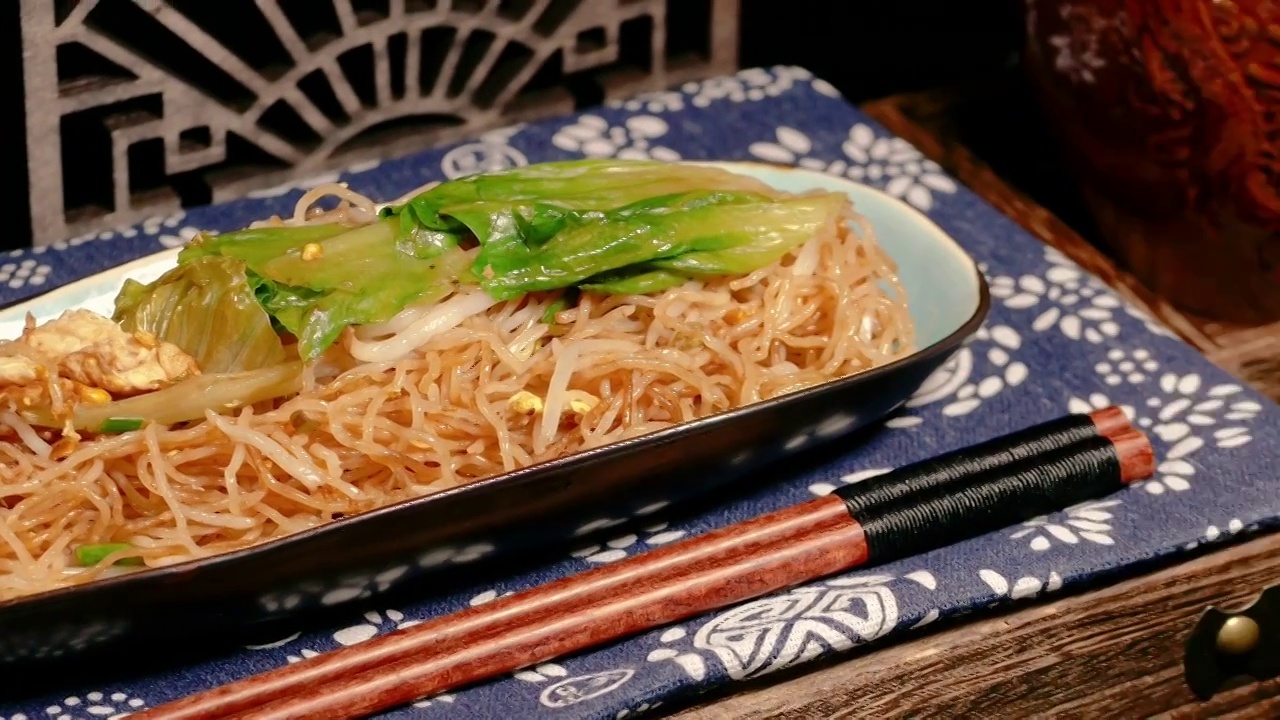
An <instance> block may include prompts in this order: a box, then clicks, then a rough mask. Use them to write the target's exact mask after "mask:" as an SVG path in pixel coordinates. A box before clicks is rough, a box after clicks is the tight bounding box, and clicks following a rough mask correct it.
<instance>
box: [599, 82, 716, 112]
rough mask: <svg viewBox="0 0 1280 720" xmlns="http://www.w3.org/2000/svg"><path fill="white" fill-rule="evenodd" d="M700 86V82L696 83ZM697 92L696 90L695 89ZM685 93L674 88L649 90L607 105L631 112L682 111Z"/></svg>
mask: <svg viewBox="0 0 1280 720" xmlns="http://www.w3.org/2000/svg"><path fill="white" fill-rule="evenodd" d="M694 85H698V86H700V85H701V84H700V83H694ZM695 92H696V91H695ZM684 99H685V95H684V94H683V93H679V92H676V91H674V90H662V91H659V92H647V93H640V94H638V95H635V96H634V97H632V98H631V99H629V100H613V101H611V102H609V103H606V105H605V107H610V108H622V109H624V110H628V111H630V112H639V111H641V110H644V111H645V112H650V113H661V112H680V111H681V110H683V109H684Z"/></svg>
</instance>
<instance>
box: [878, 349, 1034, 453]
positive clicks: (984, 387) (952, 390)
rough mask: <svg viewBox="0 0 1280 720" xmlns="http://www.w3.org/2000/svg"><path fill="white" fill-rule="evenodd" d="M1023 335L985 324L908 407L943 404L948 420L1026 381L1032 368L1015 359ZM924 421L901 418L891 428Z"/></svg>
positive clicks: (913, 424) (916, 417)
mask: <svg viewBox="0 0 1280 720" xmlns="http://www.w3.org/2000/svg"><path fill="white" fill-rule="evenodd" d="M1021 347H1022V336H1021V335H1019V334H1018V331H1017V330H1015V329H1013V328H1012V327H1010V326H1008V325H992V326H987V325H983V326H982V327H980V328H978V331H977V332H975V333H974V334H973V336H972V337H971V338H969V340H968V341H966V342H965V344H964V346H963V347H961V348H960V350H959V351H957V352H956V354H955V355H953V356H951V359H950V360H948V361H947V362H946V363H945V364H944V365H943V366H942V367H940V368H938V369H937V370H935V371H934V372H933V374H932V375H930V376H929V378H928V379H926V380H925V381H924V383H923V384H922V385H921V386H920V387H919V389H917V390H916V392H915V393H914V394H913V395H912V396H911V399H909V400H907V403H906V407H907V408H908V409H911V408H920V407H923V406H926V405H933V404H935V403H942V405H941V408H942V409H941V412H942V414H943V415H944V416H947V417H959V416H962V415H968V414H969V413H972V412H973V411H975V410H977V409H978V408H979V407H980V406H981V405H982V403H984V402H986V401H987V400H990V399H991V398H993V397H995V396H996V395H999V394H1000V393H1002V392H1004V391H1005V390H1008V389H1009V388H1016V387H1018V386H1019V385H1021V384H1022V383H1024V382H1026V380H1027V377H1028V376H1029V375H1030V372H1031V371H1030V369H1029V368H1028V367H1027V365H1026V363H1024V362H1022V361H1021V360H1017V359H1015V353H1017V352H1018V350H1019V349H1021ZM921 422H923V419H922V418H921V417H920V416H919V415H899V416H898V417H896V418H893V419H891V420H889V422H888V425H889V426H890V427H896V428H905V427H914V426H915V425H919V424H920V423H921Z"/></svg>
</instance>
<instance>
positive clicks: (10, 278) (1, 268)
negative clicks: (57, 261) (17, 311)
mask: <svg viewBox="0 0 1280 720" xmlns="http://www.w3.org/2000/svg"><path fill="white" fill-rule="evenodd" d="M52 271H53V268H52V267H51V266H49V265H44V264H42V263H39V262H37V261H35V260H33V259H31V258H27V259H26V260H21V261H19V262H8V263H4V264H3V265H0V285H6V286H8V287H9V288H11V289H13V290H20V289H22V288H24V287H26V286H28V285H43V284H45V283H46V282H48V280H49V273H50V272H52Z"/></svg>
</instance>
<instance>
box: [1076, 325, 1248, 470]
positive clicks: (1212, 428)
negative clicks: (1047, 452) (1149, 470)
mask: <svg viewBox="0 0 1280 720" xmlns="http://www.w3.org/2000/svg"><path fill="white" fill-rule="evenodd" d="M1129 355H1130V354H1126V353H1124V352H1123V351H1121V352H1117V351H1116V350H1112V351H1111V352H1110V353H1109V354H1108V355H1107V357H1108V361H1105V362H1100V363H1099V364H1098V365H1097V366H1095V368H1094V370H1095V371H1096V372H1098V373H1099V374H1100V375H1102V377H1103V381H1104V382H1107V380H1108V378H1110V377H1113V376H1114V375H1116V374H1119V373H1116V372H1113V371H1114V370H1118V369H1119V368H1120V366H1121V365H1122V364H1124V363H1132V362H1133V361H1132V360H1125V359H1123V358H1125V357H1127V356H1129ZM1131 355H1133V356H1136V357H1140V358H1143V360H1142V363H1143V364H1142V366H1141V367H1142V369H1143V370H1144V371H1145V372H1138V371H1131V372H1128V373H1127V374H1124V381H1125V382H1126V383H1127V384H1128V385H1133V386H1137V387H1138V388H1139V389H1140V390H1141V392H1142V394H1143V395H1146V400H1145V401H1144V402H1142V403H1141V404H1140V405H1138V406H1136V407H1135V406H1133V405H1128V404H1123V403H1120V407H1122V408H1123V409H1124V411H1125V413H1126V414H1127V415H1128V416H1129V418H1130V419H1131V420H1132V421H1133V422H1134V423H1135V424H1137V426H1138V427H1139V428H1141V429H1143V430H1147V431H1150V432H1151V433H1152V434H1154V435H1155V436H1156V437H1158V438H1159V439H1160V440H1161V441H1162V442H1163V443H1164V444H1166V445H1167V446H1168V449H1167V450H1164V452H1160V453H1158V455H1157V456H1158V458H1159V459H1160V463H1159V465H1158V466H1157V467H1156V473H1157V474H1156V477H1155V478H1153V479H1151V480H1146V481H1143V482H1140V483H1136V484H1135V487H1141V488H1143V489H1145V490H1146V491H1147V492H1148V493H1151V494H1153V495H1161V494H1163V493H1164V492H1165V491H1167V490H1172V491H1174V492H1185V491H1187V490H1189V489H1190V488H1191V481H1192V477H1193V476H1194V475H1195V474H1196V468H1197V463H1195V462H1192V461H1191V456H1192V455H1194V454H1196V453H1197V452H1198V451H1200V450H1201V449H1202V448H1204V447H1206V446H1207V445H1212V446H1214V447H1217V448H1219V449H1224V450H1230V449H1234V448H1239V447H1241V446H1243V445H1247V444H1248V443H1249V442H1250V441H1252V440H1253V435H1252V431H1251V430H1250V427H1249V425H1247V424H1246V423H1248V422H1249V421H1251V420H1253V419H1254V418H1255V417H1257V416H1258V414H1259V413H1260V412H1262V404H1261V403H1259V402H1257V401H1256V400H1253V399H1251V398H1247V397H1237V396H1239V395H1240V394H1241V393H1242V392H1243V391H1244V388H1243V387H1241V386H1240V385H1239V384H1237V383H1233V382H1224V383H1218V384H1215V385H1208V384H1207V383H1205V382H1204V380H1203V378H1201V376H1200V375H1199V374H1198V373H1187V374H1183V375H1179V374H1177V373H1172V372H1165V373H1161V374H1160V375H1159V376H1158V379H1157V378H1156V376H1155V373H1156V371H1158V370H1159V367H1160V364H1159V363H1158V362H1156V361H1154V360H1151V359H1150V353H1149V352H1146V351H1143V350H1142V349H1139V350H1135V351H1133V352H1132V353H1131ZM1113 404H1117V403H1115V402H1113V401H1112V400H1111V398H1109V397H1108V396H1107V395H1106V394H1104V393H1102V392H1095V393H1090V394H1089V395H1088V397H1073V398H1071V399H1070V401H1069V402H1068V403H1067V409H1068V410H1069V411H1071V412H1092V411H1094V410H1098V409H1101V408H1104V407H1107V406H1109V405H1113Z"/></svg>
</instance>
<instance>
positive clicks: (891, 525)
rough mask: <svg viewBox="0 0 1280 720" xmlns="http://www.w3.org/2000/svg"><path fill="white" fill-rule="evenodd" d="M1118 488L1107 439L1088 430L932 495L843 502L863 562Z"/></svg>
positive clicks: (940, 543)
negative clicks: (862, 541)
mask: <svg viewBox="0 0 1280 720" xmlns="http://www.w3.org/2000/svg"><path fill="white" fill-rule="evenodd" d="M1122 487H1124V482H1123V480H1122V475H1121V466H1120V458H1119V457H1118V456H1117V453H1116V447H1115V445H1113V444H1112V443H1111V441H1110V440H1108V439H1107V438H1105V437H1100V436H1095V437H1092V438H1086V439H1084V440H1081V441H1080V442H1078V443H1075V444H1073V445H1070V446H1068V447H1065V448H1058V449H1056V450H1052V451H1050V452H1048V453H1045V454H1044V455H1041V456H1038V457H1030V458H1023V459H1021V460H1017V461H1015V462H1013V463H1012V464H1009V465H1006V466H1002V467H997V468H993V469H990V470H987V471H985V472H981V473H978V474H977V475H973V476H970V477H967V478H964V479H962V480H961V481H959V482H958V483H956V484H954V485H952V486H951V487H948V488H946V489H945V490H942V491H940V492H936V493H934V494H932V495H924V496H920V495H914V496H910V497H903V498H899V499H897V500H895V501H892V502H888V503H883V504H879V505H873V506H870V507H862V506H858V507H857V509H852V508H851V509H850V515H852V516H853V518H854V520H857V521H858V523H859V524H860V525H861V526H862V530H863V532H864V533H865V537H866V541H867V549H868V554H869V557H868V562H872V563H883V562H889V561H892V560H898V559H901V558H905V557H910V556H912V555H917V554H920V553H923V552H928V551H929V550H933V549H936V548H940V547H945V546H947V545H952V544H955V543H957V542H960V541H962V540H968V539H970V538H974V537H978V536H980V535H984V534H986V533H988V532H993V531H995V530H999V529H1001V528H1007V527H1009V526H1012V525H1016V524H1017V523H1020V522H1023V521H1025V520H1029V519H1031V518H1033V517H1037V516H1040V515H1045V514H1047V513H1050V512H1053V511H1055V510H1060V509H1062V508H1064V507H1068V506H1070V505H1074V504H1076V503H1079V502H1084V501H1086V500H1090V499H1093V498H1098V497H1102V496H1104V495H1109V494H1110V493H1112V492H1115V491H1116V490H1119V489H1120V488H1122ZM842 490H844V488H841V490H837V491H836V494H841V491H842ZM841 497H843V495H842V494H841Z"/></svg>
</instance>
